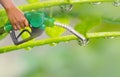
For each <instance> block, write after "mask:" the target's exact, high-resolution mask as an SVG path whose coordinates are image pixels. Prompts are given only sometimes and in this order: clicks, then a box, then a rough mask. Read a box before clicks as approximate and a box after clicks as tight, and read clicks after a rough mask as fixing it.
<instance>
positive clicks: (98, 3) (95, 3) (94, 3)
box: [90, 2, 102, 5]
mask: <svg viewBox="0 0 120 77" xmlns="http://www.w3.org/2000/svg"><path fill="white" fill-rule="evenodd" d="M101 3H102V2H91V3H90V4H92V5H100V4H101Z"/></svg>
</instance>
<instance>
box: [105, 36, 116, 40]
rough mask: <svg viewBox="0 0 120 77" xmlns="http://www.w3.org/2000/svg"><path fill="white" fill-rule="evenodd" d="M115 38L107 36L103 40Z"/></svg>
mask: <svg viewBox="0 0 120 77" xmlns="http://www.w3.org/2000/svg"><path fill="white" fill-rule="evenodd" d="M114 38H115V37H113V36H109V37H105V39H114Z"/></svg>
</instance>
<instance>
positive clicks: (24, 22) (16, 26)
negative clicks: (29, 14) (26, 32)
mask: <svg viewBox="0 0 120 77" xmlns="http://www.w3.org/2000/svg"><path fill="white" fill-rule="evenodd" d="M12 25H13V28H14V29H15V30H20V29H22V28H24V27H26V26H29V23H28V21H27V19H26V18H23V19H21V20H17V21H14V23H12Z"/></svg>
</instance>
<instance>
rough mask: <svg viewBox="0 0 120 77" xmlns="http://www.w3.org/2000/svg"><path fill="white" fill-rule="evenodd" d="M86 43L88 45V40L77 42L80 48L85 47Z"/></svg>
mask: <svg viewBox="0 0 120 77" xmlns="http://www.w3.org/2000/svg"><path fill="white" fill-rule="evenodd" d="M88 43H89V41H88V40H85V41H81V40H78V44H79V45H80V46H86V45H87V44H88Z"/></svg>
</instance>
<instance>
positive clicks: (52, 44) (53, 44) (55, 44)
mask: <svg viewBox="0 0 120 77" xmlns="http://www.w3.org/2000/svg"><path fill="white" fill-rule="evenodd" d="M57 44H58V43H51V44H49V45H50V46H57Z"/></svg>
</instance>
